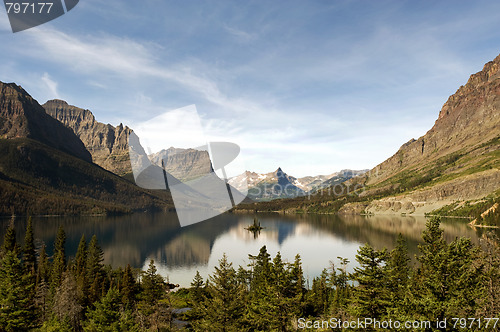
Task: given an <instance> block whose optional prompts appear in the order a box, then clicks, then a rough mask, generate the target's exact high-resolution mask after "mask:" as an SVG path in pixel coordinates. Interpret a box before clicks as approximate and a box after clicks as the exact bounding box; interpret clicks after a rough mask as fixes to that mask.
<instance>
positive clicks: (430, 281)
mask: <svg viewBox="0 0 500 332" xmlns="http://www.w3.org/2000/svg"><path fill="white" fill-rule="evenodd" d="M422 238H423V243H422V244H421V245H419V254H418V255H417V257H416V264H412V263H411V260H410V257H409V255H408V250H407V246H406V243H405V240H404V239H403V237H402V236H401V235H399V236H398V238H397V243H396V246H395V248H394V249H393V250H392V251H388V250H387V249H383V250H376V249H374V248H373V247H371V246H370V245H368V244H365V245H364V246H362V247H360V248H359V250H358V253H357V255H356V261H357V263H358V264H357V266H356V267H355V268H354V271H353V272H348V269H347V267H348V264H349V263H350V262H349V260H348V259H346V258H342V257H338V260H339V261H338V263H334V262H332V263H331V266H330V267H329V268H326V269H324V270H323V272H322V274H321V275H320V276H319V277H316V278H314V279H313V281H312V285H311V287H306V283H305V279H304V276H303V271H302V267H301V261H300V256H298V255H297V256H296V258H295V261H294V262H293V263H284V262H283V260H282V258H281V255H280V253H279V252H278V253H277V255H276V256H275V257H274V258H272V259H271V257H270V255H269V253H268V252H267V250H266V247H265V246H264V247H262V248H261V250H260V252H259V254H258V255H257V256H251V255H250V256H249V257H250V261H251V264H250V265H249V266H248V267H247V268H243V267H241V266H240V267H239V268H238V269H235V268H234V267H233V266H232V264H231V263H229V262H228V260H227V257H226V256H225V255H224V256H223V257H222V259H221V260H220V261H219V266H218V267H216V269H215V271H214V273H213V274H212V275H211V276H210V277H209V279H208V280H207V281H206V282H204V281H203V279H202V278H201V276H200V275H199V274H197V275H196V277H195V278H194V280H193V282H192V284H191V286H192V287H191V290H190V297H191V299H192V302H193V307H194V309H193V310H192V311H191V312H189V315H188V317H189V319H190V320H191V321H192V326H193V329H194V330H196V331H294V330H296V329H297V328H298V327H299V326H298V319H299V318H304V319H309V320H319V321H321V320H325V321H328V320H329V319H330V318H336V319H337V320H340V321H355V320H357V319H358V318H360V319H364V318H372V319H377V320H379V321H389V320H392V321H395V320H397V321H399V322H406V321H430V322H436V321H437V320H439V321H444V319H447V321H448V322H449V324H448V325H447V328H443V329H444V330H453V329H452V328H451V322H452V321H453V320H452V319H453V318H474V317H475V318H495V317H497V318H500V317H499V316H500V250H499V248H498V242H495V241H492V240H490V239H488V238H485V239H483V243H482V246H481V247H480V246H476V245H474V244H473V243H472V242H471V240H470V239H467V238H459V239H458V238H457V239H455V240H454V241H452V242H450V243H447V242H446V241H445V240H444V238H443V230H442V229H441V228H440V219H439V218H433V219H430V220H429V221H428V222H427V225H426V229H425V231H424V232H423V234H422ZM492 326H493V322H492V323H491V324H490V329H491V327H492ZM474 327H477V325H476V326H472V327H470V326H469V325H467V327H466V328H465V329H463V330H464V331H471V330H474ZM497 328H500V322H499V323H498V324H497ZM434 329H437V326H434V325H433V326H432V330H434ZM330 330H331V329H327V328H325V331H330ZM363 330H370V328H369V327H365V328H364V329H363ZM483 330H484V325H483ZM491 330H493V329H491Z"/></svg>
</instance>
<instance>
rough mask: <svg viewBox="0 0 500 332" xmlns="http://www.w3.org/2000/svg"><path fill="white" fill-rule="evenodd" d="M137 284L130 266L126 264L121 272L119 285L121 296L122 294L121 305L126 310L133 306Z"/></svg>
mask: <svg viewBox="0 0 500 332" xmlns="http://www.w3.org/2000/svg"><path fill="white" fill-rule="evenodd" d="M136 288H137V284H136V281H135V278H134V275H133V273H132V268H131V267H130V264H127V267H126V268H125V271H123V278H122V284H121V294H122V303H123V304H124V305H125V307H126V308H132V307H133V306H134V304H135V295H136V292H137V291H136Z"/></svg>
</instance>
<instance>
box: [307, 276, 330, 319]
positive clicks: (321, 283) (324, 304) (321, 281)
mask: <svg viewBox="0 0 500 332" xmlns="http://www.w3.org/2000/svg"><path fill="white" fill-rule="evenodd" d="M330 297H331V289H330V288H329V287H328V272H327V270H326V269H324V270H323V271H322V272H321V275H320V276H319V277H316V278H314V279H313V284H312V288H311V292H310V293H309V301H308V302H309V306H310V307H311V308H312V309H313V313H314V315H317V316H321V315H325V314H327V313H328V309H329V305H330Z"/></svg>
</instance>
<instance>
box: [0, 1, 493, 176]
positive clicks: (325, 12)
mask: <svg viewBox="0 0 500 332" xmlns="http://www.w3.org/2000/svg"><path fill="white" fill-rule="evenodd" d="M0 45H1V46H0V81H2V82H15V83H17V84H19V85H21V86H22V87H23V88H24V89H25V90H27V91H28V92H29V93H30V94H31V95H32V96H33V97H34V98H35V99H37V100H38V101H39V102H40V103H41V104H43V103H44V102H45V101H47V100H49V99H54V98H58V99H64V100H66V101H67V102H68V103H69V104H71V105H75V106H78V107H81V108H85V109H90V110H91V111H92V112H93V113H94V115H95V117H96V119H97V120H98V121H100V122H104V123H110V124H112V125H115V126H116V125H118V124H120V123H123V124H125V125H129V126H130V127H132V129H133V126H134V124H136V125H138V124H141V123H144V122H147V121H148V120H151V119H153V118H156V117H161V116H162V114H164V113H166V112H168V111H171V110H176V109H180V108H183V107H186V106H189V105H195V107H196V110H197V112H198V114H199V116H200V119H201V120H200V121H201V125H202V127H203V135H204V136H203V137H204V138H205V139H206V140H207V141H228V142H233V143H236V144H238V145H239V146H240V148H241V152H240V156H239V161H240V162H242V163H243V164H244V168H245V169H248V170H251V171H255V172H259V173H266V172H271V171H274V170H276V169H277V168H278V167H281V168H282V169H283V170H284V171H285V172H286V173H288V174H290V175H293V176H296V177H301V176H306V175H318V174H330V173H333V172H335V171H339V170H341V169H347V168H349V169H367V168H372V167H374V166H376V165H377V164H379V163H381V162H382V161H384V160H385V159H387V158H388V157H390V156H391V155H392V154H394V153H395V152H396V151H397V149H398V148H399V147H400V146H401V145H402V144H404V143H405V142H407V141H408V140H410V139H412V138H418V137H420V136H422V135H424V134H425V133H426V132H427V130H429V129H430V128H431V127H432V126H433V124H434V121H435V120H436V119H437V116H438V113H439V110H440V109H441V107H442V105H443V104H444V102H446V100H447V99H448V97H449V96H450V95H451V94H453V93H454V92H455V91H456V90H457V89H458V88H459V87H460V86H461V85H463V84H465V83H466V82H467V79H468V77H469V76H470V75H471V74H473V73H475V72H478V71H480V70H481V69H482V67H483V65H484V64H485V63H486V62H488V61H490V60H492V59H494V58H495V57H496V56H497V55H498V54H499V53H500V2H499V1H495V0H493V1H481V0H479V1H456V0H455V1H427V0H423V1H402V0H394V1H384V0H379V1H368V0H364V1H355V0H346V1H344V0H338V1H337V0H302V1H295V0H290V1H278V0H277V1H264V0H261V1H192V0H187V1H165V0H142V1H123V0H106V1H102V0H81V1H80V3H79V4H78V5H77V6H76V7H75V8H74V9H73V10H71V11H70V12H68V13H67V14H65V15H63V16H61V17H59V18H57V19H55V20H53V21H51V22H49V23H46V24H44V25H41V26H39V27H36V28H32V29H29V30H25V31H22V32H18V33H15V34H14V33H12V31H11V30H10V25H9V22H8V18H7V14H6V12H5V11H0ZM190 107H192V106H190ZM185 135H186V137H191V136H192V135H193V133H189V132H186V133H185ZM166 144H167V145H168V143H166ZM168 147H169V146H165V148H168Z"/></svg>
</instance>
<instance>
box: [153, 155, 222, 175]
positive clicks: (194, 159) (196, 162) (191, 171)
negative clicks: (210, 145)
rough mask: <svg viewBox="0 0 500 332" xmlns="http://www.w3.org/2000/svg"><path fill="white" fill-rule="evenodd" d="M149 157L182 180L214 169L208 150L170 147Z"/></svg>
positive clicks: (205, 173)
mask: <svg viewBox="0 0 500 332" xmlns="http://www.w3.org/2000/svg"><path fill="white" fill-rule="evenodd" d="M148 157H149V159H150V160H151V162H152V163H153V164H155V165H157V166H159V167H162V168H164V169H165V171H167V172H168V173H170V174H172V175H173V176H174V177H175V178H177V179H179V180H181V181H189V180H193V179H196V178H199V177H201V176H204V175H207V174H209V173H211V172H213V171H214V170H213V168H212V162H211V161H210V156H209V154H208V152H207V151H200V150H196V149H176V148H174V147H170V148H169V149H167V150H161V151H160V152H157V153H154V154H151V155H149V156H148Z"/></svg>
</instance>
